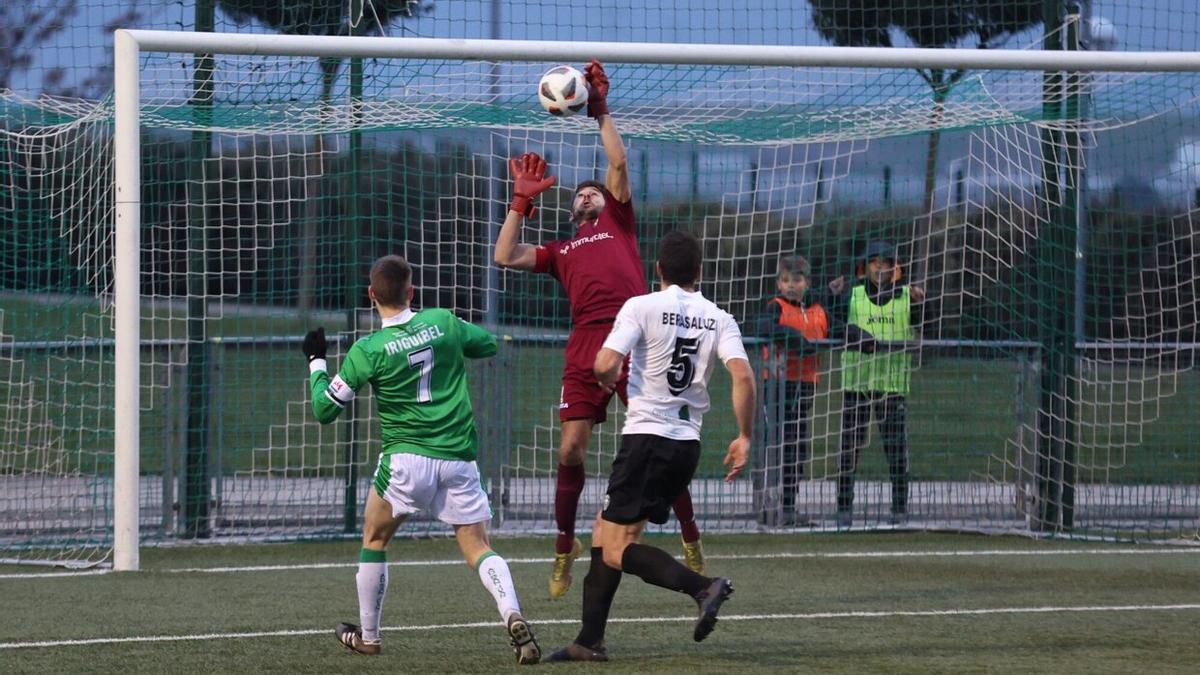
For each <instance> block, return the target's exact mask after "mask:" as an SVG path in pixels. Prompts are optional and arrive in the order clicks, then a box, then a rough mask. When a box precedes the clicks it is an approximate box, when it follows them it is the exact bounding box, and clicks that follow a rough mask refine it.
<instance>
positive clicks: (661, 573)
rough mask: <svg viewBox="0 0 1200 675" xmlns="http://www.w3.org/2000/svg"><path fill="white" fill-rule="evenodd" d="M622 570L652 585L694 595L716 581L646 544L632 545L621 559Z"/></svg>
mask: <svg viewBox="0 0 1200 675" xmlns="http://www.w3.org/2000/svg"><path fill="white" fill-rule="evenodd" d="M621 567H622V568H623V569H624V570H625V571H626V572H629V573H630V574H633V575H635V576H639V577H641V578H642V581H644V582H646V583H648V584H654V585H655V586H659V587H662V588H666V589H668V590H672V591H676V592H678V593H686V594H688V595H691V596H695V595H696V594H697V593H699V592H700V591H703V590H704V589H705V588H708V585H709V584H711V583H712V579H709V578H708V577H704V576H700V575H699V574H696V573H695V572H693V571H691V570H690V569H688V568H687V566H685V565H684V564H683V563H681V562H679V561H678V560H676V559H674V558H672V557H671V554H670V553H667V552H666V551H664V550H662V549H658V548H654V547H653V546H646V545H645V544H630V545H629V547H628V548H626V549H625V554H624V555H623V556H621Z"/></svg>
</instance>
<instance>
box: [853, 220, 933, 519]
mask: <svg viewBox="0 0 1200 675" xmlns="http://www.w3.org/2000/svg"><path fill="white" fill-rule="evenodd" d="M857 275H858V277H859V279H860V280H861V281H860V282H859V283H857V284H855V285H854V286H853V287H851V289H850V293H849V299H848V301H847V302H846V303H845V305H844V306H843V307H841V308H840V309H841V310H842V315H843V316H845V317H846V319H845V326H846V334H845V338H846V349H845V351H844V352H842V361H841V365H842V389H843V392H842V440H841V452H840V455H839V458H838V492H837V525H838V527H841V528H846V527H850V525H851V523H852V515H851V513H852V508H853V506H854V473H855V470H856V469H857V468H858V455H859V452H860V451H861V450H862V448H863V446H864V445H866V442H867V431H868V429H869V428H870V425H871V416H872V414H874V416H875V420H876V422H877V423H878V424H879V432H880V435H881V436H882V437H883V452H884V455H886V457H887V464H888V475H889V477H890V478H891V483H892V513H891V522H892V523H893V524H900V523H903V522H905V521H906V520H907V518H908V391H909V375H910V373H911V371H912V353H911V351H912V348H913V346H914V340H915V339H916V337H917V334H916V327H917V326H919V325H920V312H921V310H922V309H923V308H924V300H925V291H924V290H923V289H922V288H921V287H920V286H909V285H907V284H901V283H900V279H901V271H900V265H899V264H898V263H897V260H896V250H895V249H894V248H893V247H892V246H891V244H888V243H886V242H882V241H873V242H870V243H869V244H867V248H866V250H865V252H864V253H863V256H862V258H861V259H860V263H859V266H858V270H857ZM834 307H835V308H836V307H837V304H834Z"/></svg>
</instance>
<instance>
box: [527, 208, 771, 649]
mask: <svg viewBox="0 0 1200 675" xmlns="http://www.w3.org/2000/svg"><path fill="white" fill-rule="evenodd" d="M700 263H701V254H700V242H699V240H697V239H696V237H695V236H693V235H691V234H689V233H687V232H681V231H674V232H668V233H667V234H666V235H665V236H663V238H662V240H661V241H660V242H659V249H658V263H657V265H656V267H657V269H658V275H659V279H660V288H661V290H660V291H658V292H657V293H650V294H649V295H642V296H637V297H634V298H630V299H629V300H628V301H626V302H625V305H624V306H623V307H622V308H621V311H620V312H619V313H618V314H617V319H616V322H615V323H614V324H613V329H612V332H611V333H609V335H608V338H607V339H606V340H605V341H604V346H603V347H602V348H601V349H600V352H599V353H598V354H597V355H596V364H595V368H594V370H595V374H596V378H597V379H598V380H599V382H600V386H602V387H606V388H610V387H613V386H614V385H615V384H616V381H617V378H618V377H619V376H620V373H621V363H622V361H623V360H624V359H625V357H626V355H628V356H629V407H628V410H627V412H626V415H625V427H624V428H623V429H622V430H621V448H620V450H618V451H617V456H616V459H614V460H613V466H612V473H611V475H610V477H609V482H608V492H607V494H606V495H605V498H604V510H603V511H601V512H600V515H599V516H597V517H596V523H595V525H594V526H593V529H592V541H593V545H594V546H599V548H600V556H599V558H600V559H596V558H595V557H594V558H593V560H592V565H591V568H590V569H589V570H588V574H587V577H585V578H584V582H583V626H582V628H581V629H580V631H579V635H578V636H577V637H576V638H575V641H574V642H573V643H571V644H570V645H568V646H567V647H564V648H562V649H560V650H558V651H556V652H554V653H553V654H552V655H551V656H550V660H551V661H607V660H608V653H607V651H606V650H605V647H604V629H605V624H606V623H607V621H608V612H609V609H610V608H611V607H612V599H613V596H614V595H615V594H616V592H617V587H618V585H619V584H620V582H621V574H622V572H629V573H630V574H634V575H636V576H639V577H641V578H642V580H643V581H645V582H646V583H649V584H653V585H655V586H660V587H662V588H667V589H670V590H673V591H677V592H680V593H685V594H687V595H689V596H691V597H692V598H693V599H694V600H695V601H696V604H697V605H698V606H699V610H700V614H699V617H698V618H697V620H696V625H695V628H694V629H693V633H692V638H693V639H694V640H695V641H696V642H699V641H701V640H703V639H704V638H706V637H708V634H709V633H711V632H712V629H713V627H714V626H715V625H716V623H717V612H718V611H719V610H720V607H721V603H723V602H724V601H725V599H726V598H728V597H729V594H730V593H732V592H733V585H732V584H731V583H730V581H729V579H726V578H723V577H718V578H709V577H705V576H702V575H700V574H697V573H696V572H693V571H692V570H690V569H688V568H687V566H685V565H683V564H682V563H680V562H678V561H677V560H675V558H673V557H672V556H671V555H670V554H669V553H667V552H666V551H663V550H662V549H658V548H655V547H653V546H647V545H645V544H642V543H640V540H641V535H642V531H643V530H644V529H645V527H646V521H647V520H649V521H650V522H653V523H658V524H662V523H665V522H666V521H667V517H668V515H669V513H670V509H671V504H672V502H674V500H675V498H676V497H678V496H679V495H680V494H681V493H682V492H683V491H684V490H685V489H687V486H688V483H689V482H691V479H692V475H693V474H694V473H695V472H696V465H697V464H698V462H699V459H700V425H701V422H702V421H703V418H704V413H705V412H707V411H708V408H709V397H708V380H709V377H711V375H712V371H713V367H714V366H715V364H716V362H717V360H718V359H720V361H721V362H722V363H724V365H725V368H726V369H727V370H728V371H729V374H730V376H731V377H732V378H733V410H734V416H735V417H736V419H737V425H738V435H737V438H735V439H734V440H733V442H732V443H730V444H729V450H728V452H727V453H726V455H725V465H726V466H727V467H729V473H728V474H727V475H726V476H725V480H726V481H732V480H733V479H734V478H736V477H737V476H738V474H740V473H741V472H742V469H744V468H745V466H746V458H747V456H748V455H749V452H750V434H751V432H752V428H753V424H754V406H755V390H754V371H753V370H751V368H750V361H749V359H748V358H747V357H746V349H745V347H743V346H742V335H741V331H740V330H738V326H737V322H735V321H734V320H733V317H732V316H730V315H729V314H728V313H726V312H724V311H722V310H721V309H720V308H718V307H717V306H716V305H714V304H713V303H712V302H710V301H709V300H707V299H705V298H704V296H703V295H701V294H700V292H699V291H698V290H697V289H696V283H697V281H698V280H699V278H700ZM596 542H599V543H598V544H596Z"/></svg>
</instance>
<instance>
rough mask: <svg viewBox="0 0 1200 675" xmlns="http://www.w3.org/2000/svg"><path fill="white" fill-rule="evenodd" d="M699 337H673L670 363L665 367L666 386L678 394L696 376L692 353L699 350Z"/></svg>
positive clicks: (689, 384)
mask: <svg viewBox="0 0 1200 675" xmlns="http://www.w3.org/2000/svg"><path fill="white" fill-rule="evenodd" d="M699 343H700V338H686V337H679V338H675V349H674V350H673V351H672V352H671V365H670V366H669V367H667V388H668V389H669V390H670V391H671V393H672V394H674V395H676V396H678V395H679V394H682V393H683V390H684V389H687V388H688V387H690V386H691V385H692V378H693V377H695V376H696V364H694V363H692V358H691V357H692V355H693V354H695V353H696V352H698V351H699V350H700V345H699Z"/></svg>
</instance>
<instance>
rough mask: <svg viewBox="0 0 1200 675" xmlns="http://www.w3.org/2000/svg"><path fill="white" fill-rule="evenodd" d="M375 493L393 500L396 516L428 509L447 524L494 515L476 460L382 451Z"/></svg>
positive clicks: (482, 519) (468, 523) (471, 521)
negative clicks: (384, 452)
mask: <svg viewBox="0 0 1200 675" xmlns="http://www.w3.org/2000/svg"><path fill="white" fill-rule="evenodd" d="M389 459H390V461H387V460H389ZM375 493H376V494H378V495H379V496H380V497H383V498H384V499H385V500H386V501H387V502H388V504H391V506H392V515H393V516H400V515H410V514H413V513H418V512H421V511H428V512H429V513H431V514H432V515H433V517H435V518H437V519H438V520H440V521H442V522H443V523H446V524H447V525H473V524H475V523H480V522H483V521H487V520H491V519H492V507H491V506H490V505H489V504H488V498H487V493H485V492H484V491H483V487H482V486H481V485H480V484H479V467H478V466H476V465H475V462H464V461H461V460H451V459H433V458H432V457H425V456H422V455H414V454H411V453H407V452H395V453H392V454H390V455H380V456H379V466H378V467H377V468H376V469H375Z"/></svg>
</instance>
